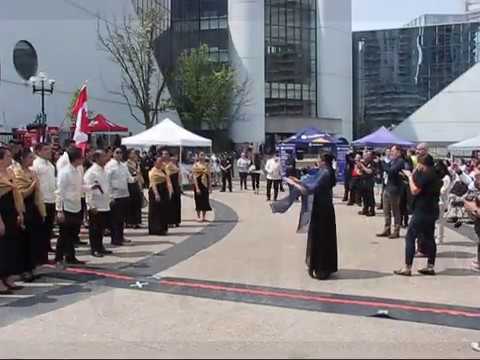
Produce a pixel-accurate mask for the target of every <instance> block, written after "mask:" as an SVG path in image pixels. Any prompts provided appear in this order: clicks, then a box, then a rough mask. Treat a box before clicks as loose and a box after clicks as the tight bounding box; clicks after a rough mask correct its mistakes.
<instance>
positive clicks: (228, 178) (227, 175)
mask: <svg viewBox="0 0 480 360" xmlns="http://www.w3.org/2000/svg"><path fill="white" fill-rule="evenodd" d="M232 167H233V166H232V161H231V160H230V157H228V156H227V155H224V156H223V157H222V159H221V161H220V170H221V172H222V190H220V192H225V191H226V189H227V183H228V190H230V192H232Z"/></svg>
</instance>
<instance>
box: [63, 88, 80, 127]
mask: <svg viewBox="0 0 480 360" xmlns="http://www.w3.org/2000/svg"><path fill="white" fill-rule="evenodd" d="M78 95H80V88H77V89H76V90H75V91H74V92H73V94H72V98H71V99H70V103H69V105H68V108H67V113H66V114H65V119H66V120H69V121H70V125H73V124H74V123H75V121H76V119H75V117H73V116H72V111H73V107H74V106H75V102H76V101H77V98H78Z"/></svg>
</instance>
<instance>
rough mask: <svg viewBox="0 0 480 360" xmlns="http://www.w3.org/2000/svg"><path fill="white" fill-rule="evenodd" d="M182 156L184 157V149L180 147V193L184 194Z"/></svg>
mask: <svg viewBox="0 0 480 360" xmlns="http://www.w3.org/2000/svg"><path fill="white" fill-rule="evenodd" d="M182 156H183V148H182V146H180V153H179V155H178V169H179V170H180V175H181V176H182V181H181V182H180V191H181V192H182V193H183V174H182Z"/></svg>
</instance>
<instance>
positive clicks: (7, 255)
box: [0, 191, 25, 277]
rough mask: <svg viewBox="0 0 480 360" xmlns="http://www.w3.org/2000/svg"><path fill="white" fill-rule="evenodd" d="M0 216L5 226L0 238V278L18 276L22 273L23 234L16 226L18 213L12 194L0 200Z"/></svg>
mask: <svg viewBox="0 0 480 360" xmlns="http://www.w3.org/2000/svg"><path fill="white" fill-rule="evenodd" d="M0 216H1V217H2V220H3V223H4V224H5V235H4V236H2V237H0V277H7V276H10V275H18V274H21V273H22V272H23V271H24V266H23V263H22V258H23V257H22V241H24V237H25V234H24V232H23V231H22V230H21V228H20V227H19V226H18V223H17V218H18V213H17V210H16V208H15V201H14V198H13V193H12V192H11V191H10V192H9V193H7V194H5V195H3V196H2V197H1V198H0Z"/></svg>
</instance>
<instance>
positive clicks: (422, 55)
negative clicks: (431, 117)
mask: <svg viewBox="0 0 480 360" xmlns="http://www.w3.org/2000/svg"><path fill="white" fill-rule="evenodd" d="M479 60H480V23H479V22H469V23H461V24H449V25H438V26H426V27H409V28H401V29H392V30H379V31H366V32H355V33H354V34H353V83H354V86H353V118H354V137H359V136H362V135H365V134H366V133H368V132H370V131H372V130H375V129H377V128H378V127H380V126H382V125H383V126H386V127H390V126H391V125H398V124H399V123H401V122H402V121H404V120H405V119H407V118H408V117H409V116H410V115H412V114H413V113H414V112H415V111H417V110H418V109H419V108H420V107H422V106H423V105H424V104H426V103H427V102H428V101H429V100H431V99H432V98H433V97H435V96H436V95H437V94H439V93H440V92H441V91H442V90H443V89H445V88H446V87H447V86H448V85H449V84H451V83H452V82H453V81H455V80H456V79H458V78H459V77H460V76H461V75H462V74H464V73H465V72H466V71H467V70H469V69H470V68H472V66H474V65H475V64H477V63H478V62H479Z"/></svg>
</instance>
